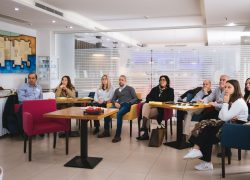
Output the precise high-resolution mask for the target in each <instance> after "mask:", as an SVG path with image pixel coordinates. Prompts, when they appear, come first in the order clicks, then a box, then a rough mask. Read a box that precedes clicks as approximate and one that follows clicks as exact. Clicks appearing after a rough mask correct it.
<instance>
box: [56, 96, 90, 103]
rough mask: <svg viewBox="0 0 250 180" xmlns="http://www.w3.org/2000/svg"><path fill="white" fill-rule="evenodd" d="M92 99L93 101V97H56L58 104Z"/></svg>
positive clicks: (87, 101) (85, 101)
mask: <svg viewBox="0 0 250 180" xmlns="http://www.w3.org/2000/svg"><path fill="white" fill-rule="evenodd" d="M91 101H93V98H63V97H59V98H56V103H57V104H69V103H74V104H77V103H80V104H81V103H90V102H91Z"/></svg>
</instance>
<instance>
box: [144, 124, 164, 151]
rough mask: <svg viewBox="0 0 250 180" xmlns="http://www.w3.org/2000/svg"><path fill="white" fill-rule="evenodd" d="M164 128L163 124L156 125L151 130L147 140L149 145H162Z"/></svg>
mask: <svg viewBox="0 0 250 180" xmlns="http://www.w3.org/2000/svg"><path fill="white" fill-rule="evenodd" d="M165 132H166V129H165V127H164V126H162V125H161V127H157V128H155V129H153V130H152V132H151V136H150V140H149V144H148V146H149V147H160V146H161V145H162V142H163V139H164V136H165Z"/></svg>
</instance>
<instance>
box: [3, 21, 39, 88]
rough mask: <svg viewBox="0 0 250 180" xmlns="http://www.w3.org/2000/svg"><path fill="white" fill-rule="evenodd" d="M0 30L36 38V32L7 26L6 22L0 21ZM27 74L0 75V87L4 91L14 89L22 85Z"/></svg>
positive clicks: (11, 25)
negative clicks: (4, 89)
mask: <svg viewBox="0 0 250 180" xmlns="http://www.w3.org/2000/svg"><path fill="white" fill-rule="evenodd" d="M0 30H4V31H10V32H15V33H20V34H25V35H29V36H35V37H36V30H34V29H31V28H26V27H22V26H16V25H13V24H9V23H6V22H2V21H0ZM26 76H27V74H1V73H0V86H2V87H3V88H6V89H16V88H18V87H19V86H20V85H21V84H22V83H24V79H25V77H26Z"/></svg>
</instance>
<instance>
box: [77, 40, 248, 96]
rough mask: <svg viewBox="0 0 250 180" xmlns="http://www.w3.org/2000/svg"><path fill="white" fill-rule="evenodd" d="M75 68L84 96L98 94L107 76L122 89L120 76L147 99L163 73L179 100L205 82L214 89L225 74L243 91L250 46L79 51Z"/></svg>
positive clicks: (79, 89) (79, 86) (80, 91)
mask: <svg viewBox="0 0 250 180" xmlns="http://www.w3.org/2000/svg"><path fill="white" fill-rule="evenodd" d="M75 69H76V79H75V83H76V84H75V85H76V88H77V90H78V91H79V95H80V96H87V95H88V93H89V92H90V91H95V90H96V88H97V87H98V86H99V83H100V78H101V76H102V75H103V74H108V75H109V76H110V77H111V82H112V84H113V86H114V87H118V78H119V75H121V74H124V75H126V76H127V81H128V84H129V85H130V86H133V87H134V88H135V89H136V91H137V92H141V93H142V94H143V97H144V98H145V96H146V95H147V93H148V92H149V91H150V89H151V88H152V87H153V86H155V85H157V84H158V80H159V77H160V75H162V74H166V75H168V76H169V77H170V81H171V84H170V85H171V87H173V88H174V90H175V97H176V98H178V96H180V94H182V93H184V92H185V91H187V90H188V89H191V88H195V87H197V86H201V85H202V81H203V80H204V79H209V80H211V81H212V88H213V89H214V88H215V87H216V86H217V84H218V81H219V76H220V75H221V74H227V75H229V76H230V78H234V79H238V80H239V81H240V83H241V86H242V87H241V88H242V90H243V88H244V82H245V79H246V78H248V77H250V46H247V45H244V46H243V45H242V46H205V47H195V48H189V47H181V48H171V49H170V48H164V49H156V50H150V49H145V48H140V49H137V48H134V49H133V48H121V49H117V48H100V49H76V51H75Z"/></svg>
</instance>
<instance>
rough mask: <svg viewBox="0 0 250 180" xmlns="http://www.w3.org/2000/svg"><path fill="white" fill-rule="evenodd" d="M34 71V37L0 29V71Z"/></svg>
mask: <svg viewBox="0 0 250 180" xmlns="http://www.w3.org/2000/svg"><path fill="white" fill-rule="evenodd" d="M35 71H36V37H33V36H27V35H22V34H17V33H12V32H7V31H1V30H0V73H30V72H35Z"/></svg>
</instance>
